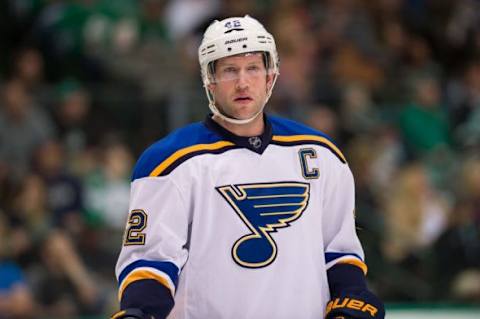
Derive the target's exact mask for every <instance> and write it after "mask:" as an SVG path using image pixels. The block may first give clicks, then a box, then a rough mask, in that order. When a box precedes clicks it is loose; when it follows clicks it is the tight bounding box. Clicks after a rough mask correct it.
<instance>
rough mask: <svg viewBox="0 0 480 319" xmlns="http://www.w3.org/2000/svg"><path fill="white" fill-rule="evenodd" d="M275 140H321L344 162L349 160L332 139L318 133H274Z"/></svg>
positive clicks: (273, 138)
mask: <svg viewBox="0 0 480 319" xmlns="http://www.w3.org/2000/svg"><path fill="white" fill-rule="evenodd" d="M272 140H273V141H277V142H286V143H288V142H306V143H308V142H309V141H315V142H320V143H323V144H325V145H326V146H328V148H330V149H331V150H332V151H333V152H335V154H337V156H338V157H339V158H341V159H342V160H343V161H344V162H347V160H346V159H345V156H343V154H342V152H341V151H340V150H339V149H338V147H336V146H335V144H333V143H332V142H330V140H328V139H327V138H325V137H322V136H317V135H290V136H280V135H274V136H273V137H272Z"/></svg>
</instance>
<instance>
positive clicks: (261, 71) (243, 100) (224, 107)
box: [209, 53, 272, 120]
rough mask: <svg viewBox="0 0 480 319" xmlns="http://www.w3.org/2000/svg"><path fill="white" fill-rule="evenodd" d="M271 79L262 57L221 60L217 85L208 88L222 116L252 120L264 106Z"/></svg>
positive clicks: (250, 55)
mask: <svg viewBox="0 0 480 319" xmlns="http://www.w3.org/2000/svg"><path fill="white" fill-rule="evenodd" d="M271 85H272V76H271V75H268V74H267V70H266V68H265V65H264V62H263V55H262V53H250V54H246V55H236V56H231V57H225V58H222V59H219V60H218V61H217V62H216V65H215V82H214V83H213V84H210V86H209V88H210V90H211V92H212V93H213V96H214V97H215V104H216V105H217V107H218V108H219V109H220V110H221V112H222V113H225V115H227V116H229V117H233V118H236V119H239V120H243V119H249V118H251V117H252V116H254V115H255V114H257V113H258V112H259V110H260V109H261V108H262V107H263V105H264V104H265V100H266V97H267V92H268V89H269V88H270V86H271Z"/></svg>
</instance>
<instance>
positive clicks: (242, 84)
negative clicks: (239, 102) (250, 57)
mask: <svg viewBox="0 0 480 319" xmlns="http://www.w3.org/2000/svg"><path fill="white" fill-rule="evenodd" d="M235 86H236V88H237V90H239V91H243V90H245V89H247V88H248V74H247V72H245V70H241V71H240V72H238V79H237V82H236V83H235Z"/></svg>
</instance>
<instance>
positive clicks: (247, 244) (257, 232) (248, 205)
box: [217, 182, 310, 268]
mask: <svg viewBox="0 0 480 319" xmlns="http://www.w3.org/2000/svg"><path fill="white" fill-rule="evenodd" d="M217 191H218V192H219V193H220V194H221V195H222V196H223V198H225V200H226V201H227V202H228V203H229V204H230V206H231V207H232V208H233V210H234V211H235V212H236V213H237V215H238V216H239V217H240V218H241V219H242V221H243V222H244V223H245V225H246V226H247V227H248V228H249V229H250V231H251V233H250V234H247V235H244V236H242V237H241V238H239V239H238V240H237V241H236V242H235V244H234V245H233V247H232V257H233V259H234V260H235V262H236V263H237V264H239V265H240V266H242V267H247V268H260V267H265V266H268V265H270V264H271V263H272V262H273V261H274V260H275V258H276V257H277V250H278V249H277V244H276V243H275V241H274V240H273V238H272V235H271V233H275V232H277V229H279V228H285V227H289V226H290V223H292V222H293V221H295V220H297V219H298V218H300V216H302V213H303V212H304V211H305V209H306V208H307V205H308V200H309V197H310V185H309V184H305V183H297V182H281V183H268V184H244V185H227V186H220V187H217Z"/></svg>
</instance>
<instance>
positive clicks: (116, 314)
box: [110, 310, 127, 319]
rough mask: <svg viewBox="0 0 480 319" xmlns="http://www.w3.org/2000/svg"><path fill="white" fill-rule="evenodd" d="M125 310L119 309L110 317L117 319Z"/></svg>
mask: <svg viewBox="0 0 480 319" xmlns="http://www.w3.org/2000/svg"><path fill="white" fill-rule="evenodd" d="M126 313H127V312H126V311H125V310H122V311H119V312H117V313H115V314H114V315H113V316H112V317H111V318H110V319H117V318H120V317H121V316H123V315H124V314H126Z"/></svg>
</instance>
